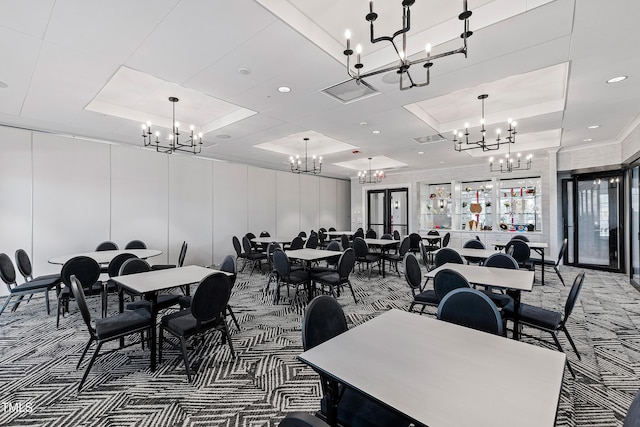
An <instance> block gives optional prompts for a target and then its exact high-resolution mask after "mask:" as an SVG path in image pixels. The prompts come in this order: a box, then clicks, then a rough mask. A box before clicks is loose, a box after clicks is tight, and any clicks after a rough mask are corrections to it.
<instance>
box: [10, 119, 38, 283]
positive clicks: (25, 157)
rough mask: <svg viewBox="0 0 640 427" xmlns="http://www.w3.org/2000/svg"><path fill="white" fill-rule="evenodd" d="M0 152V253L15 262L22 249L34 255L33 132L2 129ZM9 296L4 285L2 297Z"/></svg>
mask: <svg viewBox="0 0 640 427" xmlns="http://www.w3.org/2000/svg"><path fill="white" fill-rule="evenodd" d="M0 152H2V161H1V162H0V164H1V166H0V194H1V195H2V197H0V252H4V253H6V254H7V255H9V257H11V258H12V259H13V257H14V254H15V252H16V249H18V248H22V249H24V250H25V251H27V253H28V254H29V255H30V256H31V253H32V252H33V248H32V245H31V183H32V179H31V178H32V176H31V133H29V132H26V131H20V130H17V129H9V128H0ZM35 272H36V273H41V274H44V272H41V271H40V270H39V269H38V270H35ZM0 283H1V282H0ZM7 293H8V292H7V290H6V286H4V284H2V286H0V295H6V294H7Z"/></svg>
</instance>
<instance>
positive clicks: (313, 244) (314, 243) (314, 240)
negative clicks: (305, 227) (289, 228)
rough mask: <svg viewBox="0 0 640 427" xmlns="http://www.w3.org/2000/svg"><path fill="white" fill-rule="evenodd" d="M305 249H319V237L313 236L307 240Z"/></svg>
mask: <svg viewBox="0 0 640 427" xmlns="http://www.w3.org/2000/svg"><path fill="white" fill-rule="evenodd" d="M304 247H305V248H309V249H316V248H317V247H318V235H317V234H311V235H310V236H309V238H308V239H307V243H306V244H305V245H304Z"/></svg>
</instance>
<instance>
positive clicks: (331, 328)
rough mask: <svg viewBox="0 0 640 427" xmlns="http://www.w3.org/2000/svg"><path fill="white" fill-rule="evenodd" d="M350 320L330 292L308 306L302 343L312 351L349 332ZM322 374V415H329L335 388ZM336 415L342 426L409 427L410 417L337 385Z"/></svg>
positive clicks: (324, 416) (303, 323)
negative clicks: (330, 398)
mask: <svg viewBox="0 0 640 427" xmlns="http://www.w3.org/2000/svg"><path fill="white" fill-rule="evenodd" d="M347 329H348V328H347V319H346V318H345V315H344V311H343V310H342V307H341V306H340V304H339V303H338V301H337V300H336V299H335V298H333V297H330V296H328V295H320V296H317V297H315V298H314V299H313V300H312V301H311V302H310V303H309V305H308V306H307V308H306V310H305V312H304V317H303V319H302V346H303V348H304V350H305V351H307V350H310V349H312V348H314V347H316V346H318V345H320V344H322V343H323V342H325V341H328V340H330V339H331V338H334V337H336V336H338V335H340V334H342V333H343V332H346V331H347ZM317 372H318V374H319V375H320V384H321V386H322V392H323V397H322V400H321V401H320V412H319V414H318V415H319V416H320V417H321V418H323V419H326V417H327V405H328V404H329V403H330V402H329V401H328V397H329V396H328V392H329V390H330V389H331V388H332V385H331V380H330V379H329V377H327V376H326V375H325V374H324V373H322V372H320V371H317ZM338 389H339V390H338V393H337V396H335V398H336V399H338V400H339V401H338V404H337V418H338V424H339V425H341V426H388V427H391V426H393V427H408V426H409V425H410V424H411V423H410V422H409V420H407V419H405V418H403V417H402V416H400V415H398V414H397V413H396V412H393V411H391V410H389V409H387V408H386V407H383V406H381V405H379V404H378V403H376V402H375V401H374V400H371V399H369V398H367V397H366V396H364V395H363V394H361V393H359V392H358V391H356V390H354V389H352V388H349V387H346V386H344V385H342V384H338Z"/></svg>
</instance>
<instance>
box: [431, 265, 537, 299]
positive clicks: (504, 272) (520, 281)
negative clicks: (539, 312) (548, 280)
mask: <svg viewBox="0 0 640 427" xmlns="http://www.w3.org/2000/svg"><path fill="white" fill-rule="evenodd" d="M445 268H448V269H450V270H455V271H457V272H458V273H460V274H462V275H463V276H464V277H465V278H466V279H467V280H468V281H469V283H473V284H476V285H481V286H495V287H498V288H503V289H514V290H517V291H529V292H531V290H532V289H533V278H534V272H533V271H529V270H509V269H506V268H497V267H484V266H479V265H466V264H452V263H449V262H448V263H446V264H443V265H441V266H440V267H438V268H435V269H433V270H431V271H429V272H428V273H427V274H426V275H425V277H431V278H433V277H435V275H436V274H437V273H438V271H440V270H443V269H445Z"/></svg>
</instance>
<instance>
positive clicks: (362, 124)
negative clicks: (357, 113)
mask: <svg viewBox="0 0 640 427" xmlns="http://www.w3.org/2000/svg"><path fill="white" fill-rule="evenodd" d="M368 124H369V123H367V122H360V126H366V125H368Z"/></svg>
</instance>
